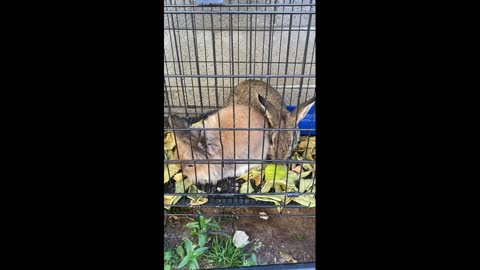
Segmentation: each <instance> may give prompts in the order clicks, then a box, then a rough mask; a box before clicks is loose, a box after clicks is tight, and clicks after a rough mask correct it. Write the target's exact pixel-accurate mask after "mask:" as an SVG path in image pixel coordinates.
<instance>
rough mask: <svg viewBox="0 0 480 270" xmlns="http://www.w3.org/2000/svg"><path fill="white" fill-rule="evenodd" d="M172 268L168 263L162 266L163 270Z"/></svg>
mask: <svg viewBox="0 0 480 270" xmlns="http://www.w3.org/2000/svg"><path fill="white" fill-rule="evenodd" d="M170 269H172V266H171V265H170V264H166V265H165V266H164V267H163V270H170Z"/></svg>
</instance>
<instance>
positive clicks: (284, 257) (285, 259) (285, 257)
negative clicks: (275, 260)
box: [280, 251, 297, 263]
mask: <svg viewBox="0 0 480 270" xmlns="http://www.w3.org/2000/svg"><path fill="white" fill-rule="evenodd" d="M280 258H281V262H282V260H283V262H282V263H284V262H292V263H297V260H295V259H294V258H293V257H292V256H291V255H289V254H287V253H285V252H282V251H280Z"/></svg>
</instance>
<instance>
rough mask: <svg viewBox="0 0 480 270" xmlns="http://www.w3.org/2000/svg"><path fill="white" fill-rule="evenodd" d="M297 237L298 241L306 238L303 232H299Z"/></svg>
mask: <svg viewBox="0 0 480 270" xmlns="http://www.w3.org/2000/svg"><path fill="white" fill-rule="evenodd" d="M296 238H297V240H298V241H303V239H305V238H304V237H303V235H301V234H298V235H297V237H296Z"/></svg>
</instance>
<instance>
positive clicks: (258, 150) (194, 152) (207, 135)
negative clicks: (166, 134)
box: [168, 105, 270, 185]
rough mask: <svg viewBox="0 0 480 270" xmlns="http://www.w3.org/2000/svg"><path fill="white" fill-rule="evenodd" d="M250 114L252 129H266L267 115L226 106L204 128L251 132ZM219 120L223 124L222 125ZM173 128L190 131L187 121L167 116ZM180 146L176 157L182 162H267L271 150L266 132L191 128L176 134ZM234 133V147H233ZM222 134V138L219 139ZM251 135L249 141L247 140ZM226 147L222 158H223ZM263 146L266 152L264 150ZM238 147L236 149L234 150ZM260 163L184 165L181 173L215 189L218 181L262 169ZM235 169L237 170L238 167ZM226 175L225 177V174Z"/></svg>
mask: <svg viewBox="0 0 480 270" xmlns="http://www.w3.org/2000/svg"><path fill="white" fill-rule="evenodd" d="M249 111H250V127H251V128H263V124H264V121H265V114H264V113H263V112H262V111H260V110H258V109H255V108H252V107H248V106H245V105H237V106H235V118H233V115H234V114H233V112H234V110H233V107H232V106H227V107H225V108H222V109H220V110H218V114H212V115H209V116H208V117H207V118H206V119H204V120H203V123H204V126H205V128H219V127H220V128H233V127H234V124H235V128H248V121H247V120H246V119H248V116H249ZM219 117H220V121H219ZM168 121H169V125H170V126H171V127H172V128H187V127H189V124H188V122H187V120H186V118H182V117H179V116H177V115H169V116H168ZM174 132H175V135H176V143H177V156H176V157H175V158H176V159H179V160H209V159H218V160H220V159H259V160H261V159H265V158H266V155H267V150H268V148H269V147H270V143H269V140H268V138H265V136H263V131H260V130H259V131H250V130H238V131H232V130H204V129H203V128H192V129H191V130H190V131H174ZM234 133H235V144H234ZM220 134H221V135H220ZM249 134H250V141H248V137H249ZM222 145H223V156H222ZM262 145H263V148H262ZM234 147H235V149H234ZM260 164H261V162H260V161H259V162H257V163H255V162H252V163H250V165H248V163H247V162H245V163H236V164H234V163H225V164H224V163H221V164H220V163H211V164H207V163H199V164H193V162H192V163H182V164H181V168H182V173H183V174H184V175H185V176H187V177H188V178H189V179H191V180H192V183H194V184H201V185H205V184H207V183H208V184H212V185H215V184H216V183H217V182H218V181H219V180H222V179H225V178H228V177H238V176H241V175H242V174H244V173H246V172H247V171H248V170H249V168H253V167H255V166H257V165H260ZM235 165H236V166H235ZM222 173H223V174H222Z"/></svg>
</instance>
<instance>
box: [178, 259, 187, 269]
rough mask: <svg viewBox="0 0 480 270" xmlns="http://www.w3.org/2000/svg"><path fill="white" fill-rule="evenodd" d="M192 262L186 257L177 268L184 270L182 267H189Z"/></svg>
mask: <svg viewBox="0 0 480 270" xmlns="http://www.w3.org/2000/svg"><path fill="white" fill-rule="evenodd" d="M189 260H190V257H188V256H186V257H184V258H183V259H182V261H180V263H179V264H178V266H177V269H182V267H184V266H185V265H187V263H188V262H189Z"/></svg>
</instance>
